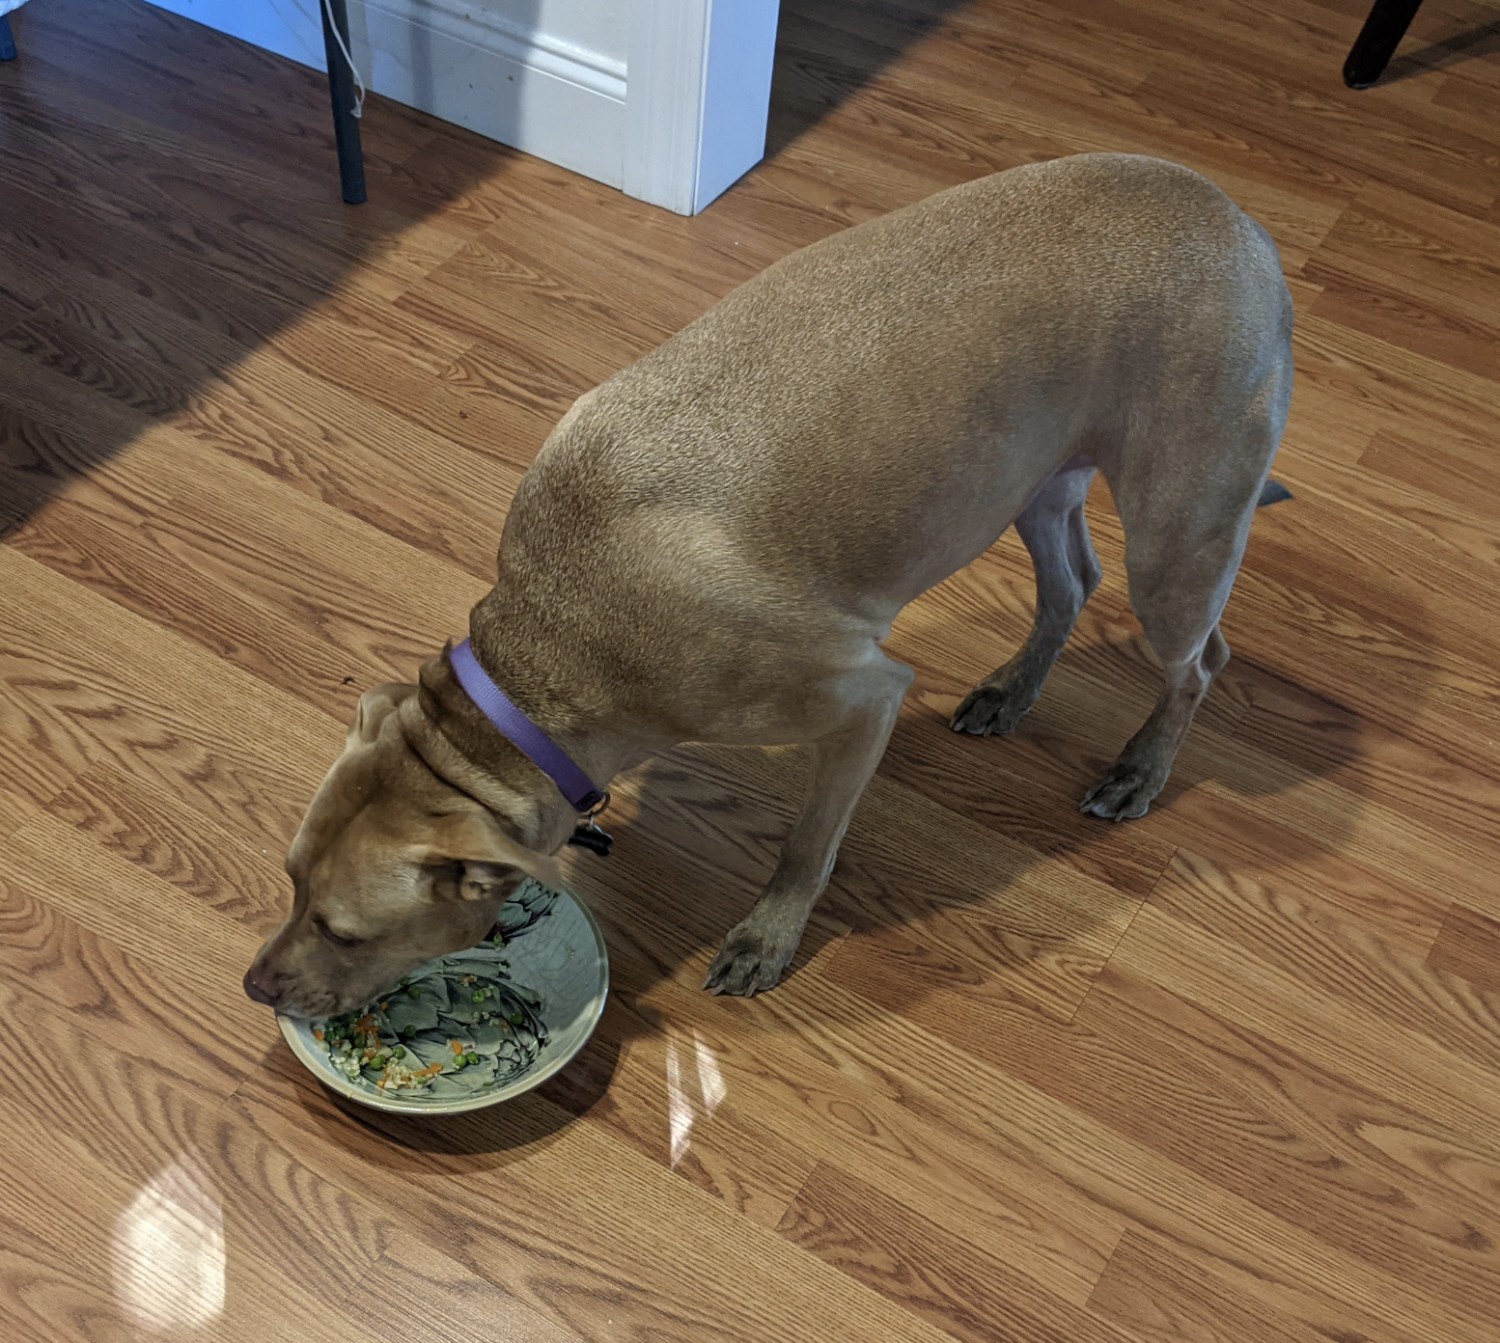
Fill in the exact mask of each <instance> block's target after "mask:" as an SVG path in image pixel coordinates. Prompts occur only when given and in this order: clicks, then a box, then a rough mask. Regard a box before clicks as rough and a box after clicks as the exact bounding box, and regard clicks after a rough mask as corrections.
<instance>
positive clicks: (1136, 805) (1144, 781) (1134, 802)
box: [1078, 760, 1166, 821]
mask: <svg viewBox="0 0 1500 1343" xmlns="http://www.w3.org/2000/svg"><path fill="white" fill-rule="evenodd" d="M1165 784H1166V779H1165V778H1159V777H1157V771H1155V770H1152V769H1149V768H1148V767H1146V766H1144V765H1138V764H1131V763H1128V762H1126V761H1123V760H1116V761H1115V763H1114V764H1113V765H1111V766H1110V767H1109V770H1108V772H1107V773H1106V774H1105V776H1104V777H1103V778H1102V779H1100V780H1099V782H1098V783H1096V784H1095V785H1094V786H1093V787H1092V788H1090V789H1089V791H1088V792H1087V793H1086V794H1085V795H1084V799H1083V801H1082V803H1080V804H1079V807H1078V810H1079V811H1081V812H1083V814H1084V815H1085V816H1102V817H1103V818H1104V819H1105V820H1106V821H1133V820H1136V819H1137V818H1138V817H1141V816H1144V815H1145V814H1146V813H1147V812H1148V811H1150V810H1151V803H1152V801H1153V800H1154V799H1155V797H1156V795H1157V794H1158V793H1160V792H1161V790H1162V788H1163V787H1164V786H1165Z"/></svg>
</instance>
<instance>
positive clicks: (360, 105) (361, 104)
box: [323, 0, 365, 117]
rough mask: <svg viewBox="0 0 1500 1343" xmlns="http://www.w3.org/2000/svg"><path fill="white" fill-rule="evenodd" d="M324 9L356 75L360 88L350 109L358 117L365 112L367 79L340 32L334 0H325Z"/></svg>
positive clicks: (350, 70) (355, 82)
mask: <svg viewBox="0 0 1500 1343" xmlns="http://www.w3.org/2000/svg"><path fill="white" fill-rule="evenodd" d="M323 9H324V11H325V12H326V13H327V15H328V27H329V29H330V30H331V31H332V33H333V40H334V41H335V42H337V43H338V44H339V51H340V52H342V53H343V57H344V62H345V64H347V65H348V67H349V73H350V74H351V75H353V76H354V87H355V88H356V89H358V90H359V92H358V93H356V94H355V95H354V106H353V107H351V108H350V109H349V111H350V112H351V113H353V115H355V116H356V117H362V116H364V114H365V81H364V80H362V79H361V78H360V77H359V70H358V68H357V67H356V66H355V64H354V57H353V56H351V55H350V54H349V48H348V47H346V46H345V45H344V35H343V33H341V32H339V26H338V24H336V23H335V22H334V21H333V0H323Z"/></svg>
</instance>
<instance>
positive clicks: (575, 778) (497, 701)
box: [448, 639, 609, 816]
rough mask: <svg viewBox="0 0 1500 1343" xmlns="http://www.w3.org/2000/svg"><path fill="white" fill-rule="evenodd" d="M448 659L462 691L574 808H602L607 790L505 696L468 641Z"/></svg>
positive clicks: (591, 810) (588, 810) (589, 813)
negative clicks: (594, 781)
mask: <svg viewBox="0 0 1500 1343" xmlns="http://www.w3.org/2000/svg"><path fill="white" fill-rule="evenodd" d="M448 656H449V659H450V660H451V661H452V663H453V674H454V675H455V676H457V677H458V683H459V685H461V686H462V687H463V688H464V693H465V694H466V695H468V697H469V698H470V699H471V700H473V701H474V703H475V705H476V706H477V707H478V709H479V712H480V713H482V714H483V715H484V716H485V717H486V718H488V719H489V720H490V722H491V723H493V724H494V725H495V727H496V728H497V729H498V730H499V732H500V735H501V736H503V737H505V738H507V739H508V740H509V741H510V742H511V744H512V745H513V746H515V747H516V748H517V749H518V750H520V751H521V752H522V754H524V755H526V756H527V757H529V758H530V760H531V763H532V764H534V765H535V766H536V767H537V768H538V769H539V770H541V771H542V773H543V774H546V775H547V776H548V777H549V778H550V779H551V780H552V782H553V783H555V784H556V785H557V787H558V791H559V792H561V793H562V795H563V796H564V797H565V798H567V799H568V802H569V803H570V804H571V805H572V808H573V810H574V811H576V812H579V813H580V814H582V815H585V816H592V815H594V814H596V813H597V812H600V811H602V810H603V809H604V804H605V803H606V802H608V801H609V794H608V793H607V792H605V791H604V790H603V789H602V788H596V787H594V784H593V781H592V780H591V779H590V778H589V776H588V775H587V774H585V773H584V772H583V771H582V770H581V769H579V768H578V766H577V765H575V764H574V763H573V762H572V761H571V760H570V759H568V756H567V753H566V752H565V751H564V750H563V749H562V747H560V746H559V745H558V744H557V743H556V742H555V741H553V740H552V738H551V737H549V736H548V735H547V734H546V733H545V732H543V731H542V730H541V728H539V727H538V726H537V725H536V724H535V723H533V722H532V721H531V719H529V718H528V717H527V716H526V715H525V714H524V713H522V712H521V710H520V709H518V708H517V707H516V706H515V705H514V704H512V703H511V702H510V700H509V699H508V698H507V697H506V694H505V692H504V691H503V690H501V689H500V687H499V686H497V685H496V684H495V683H494V682H493V681H492V680H490V678H489V673H487V672H486V671H485V669H484V668H483V667H481V666H480V665H479V659H478V658H476V657H475V656H474V650H473V649H472V648H470V647H469V641H468V640H467V639H465V640H464V641H463V643H461V644H459V645H458V646H457V647H456V648H454V649H452V650H451V652H450V653H449V655H448Z"/></svg>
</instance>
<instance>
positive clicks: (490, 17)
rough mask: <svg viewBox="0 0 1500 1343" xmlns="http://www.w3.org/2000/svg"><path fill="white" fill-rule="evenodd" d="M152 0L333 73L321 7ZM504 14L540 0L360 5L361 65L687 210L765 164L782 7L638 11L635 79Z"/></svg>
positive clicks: (679, 6)
mask: <svg viewBox="0 0 1500 1343" xmlns="http://www.w3.org/2000/svg"><path fill="white" fill-rule="evenodd" d="M150 2H151V3H152V4H155V5H158V6H159V7H160V8H162V9H168V10H171V11H172V12H173V13H174V14H182V15H185V16H186V17H188V18H190V19H196V20H197V21H198V22H199V23H203V24H206V25H207V26H208V27H210V28H215V29H217V30H218V31H220V32H224V33H229V34H231V35H233V36H235V37H239V38H243V39H244V40H245V41H247V42H251V43H253V44H255V45H256V46H259V47H264V48H266V49H267V50H269V51H274V52H277V53H279V54H280V55H282V56H287V57H290V58H291V59H292V60H294V61H300V62H301V63H302V64H304V65H310V66H312V67H313V68H314V69H317V70H322V69H324V58H323V30H322V20H321V16H320V10H319V6H320V3H321V0H150ZM529 2H530V3H531V4H532V5H533V7H534V6H535V4H536V0H529ZM604 2H605V0H601V3H604ZM609 2H610V3H615V2H618V0H609ZM502 3H508V4H509V5H510V7H511V12H512V14H514V13H516V12H517V11H518V10H520V9H522V8H523V7H524V6H525V4H526V3H528V0H348V5H349V28H350V38H351V43H350V45H351V47H352V50H353V54H354V59H355V63H356V65H358V67H359V70H360V73H361V74H362V75H363V76H364V79H365V82H366V84H367V85H368V86H369V87H370V88H371V89H372V90H374V91H375V92H376V93H380V94H383V95H385V96H386V97H388V98H394V99H396V101H398V102H402V103H405V104H407V105H408V106H409V107H416V108H420V109H421V110H422V111H424V112H430V113H431V114H432V115H433V116H436V117H441V118H442V119H443V120H444V121H451V122H453V123H454V124H456V125H459V126H465V127H467V128H468V129H470V130H473V131H477V132H478V133H479V134H480V135H485V136H488V137H489V138H491V139H493V140H499V141H501V142H502V143H504V144H508V145H513V146H515V148H517V149H521V150H524V151H525V152H526V153H528V154H535V155H536V156H537V157H538V158H543V159H546V160H548V162H551V163H557V164H560V165H562V166H563V167H565V168H570V169H572V170H573V171H574V172H577V173H581V174H583V175H584V176H585V177H592V178H593V179H594V180H595V181H599V182H604V183H606V184H608V185H609V186H614V187H621V188H623V189H624V190H625V191H627V192H628V193H629V194H630V195H632V196H636V197H638V198H639V199H641V200H645V201H649V202H651V203H652V204H653V205H663V206H665V207H666V208H667V209H669V210H674V211H676V212H677V213H679V214H697V213H698V212H699V211H700V210H702V209H704V208H706V207H707V206H708V205H709V203H710V202H711V201H713V199H714V198H715V197H716V196H718V195H719V194H720V193H721V192H723V191H725V190H726V189H727V188H728V187H729V186H731V185H732V184H733V183H734V182H735V181H736V180H737V179H738V178H739V177H741V176H742V175H743V174H744V173H746V172H748V171H749V170H750V169H751V168H753V167H754V166H755V165H756V164H757V163H758V162H759V161H760V159H761V156H762V155H763V154H764V153H765V141H766V117H767V112H768V109H769V106H770V97H771V64H772V57H773V54H774V51H775V46H776V18H777V12H778V0H632V3H634V4H635V5H636V6H637V7H636V8H635V9H633V10H632V11H631V22H630V24H629V26H628V30H629V33H630V38H629V44H630V64H629V68H628V72H627V66H626V63H625V62H624V61H622V60H619V59H617V58H615V57H613V56H607V55H604V54H603V53H601V52H597V51H592V50H589V49H588V48H587V47H586V46H584V45H581V44H579V43H577V42H575V41H569V40H564V39H563V38H560V37H556V36H549V35H548V34H546V33H544V32H533V31H529V30H528V29H527V27H526V25H524V24H523V23H520V22H518V21H517V20H516V19H515V18H513V17H506V16H505V15H503V14H502V13H500V12H499V10H498V8H497V6H498V5H499V4H502ZM533 12H534V8H533ZM572 13H573V20H574V22H575V23H580V22H581V21H586V20H590V19H596V20H602V19H605V18H609V17H610V16H609V15H605V14H602V13H598V14H596V12H595V11H593V10H590V9H589V8H587V6H584V7H583V8H581V9H580V8H579V7H578V6H577V5H575V6H573V8H572ZM614 18H618V15H615V16H614ZM587 26H588V24H587V22H582V23H581V27H587ZM596 26H598V25H597V24H596ZM606 28H607V29H608V31H609V32H611V33H614V34H615V35H616V36H618V35H619V28H620V25H619V23H618V22H614V21H613V20H611V22H609V23H608V24H604V25H603V26H600V27H599V31H600V32H604V31H605V29H606ZM627 73H628V75H629V79H628V81H627ZM627 88H628V95H629V96H628V97H627Z"/></svg>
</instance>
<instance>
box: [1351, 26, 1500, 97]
mask: <svg viewBox="0 0 1500 1343" xmlns="http://www.w3.org/2000/svg"><path fill="white" fill-rule="evenodd" d="M1496 52H1500V19H1497V20H1495V21H1494V22H1493V23H1487V24H1485V25H1484V26H1483V27H1480V28H1475V29H1472V30H1470V31H1468V32H1462V33H1454V34H1453V35H1452V36H1451V37H1446V38H1444V39H1443V40H1442V41H1441V42H1433V43H1431V44H1430V45H1428V46H1425V47H1419V48H1418V49H1416V50H1415V51H1408V52H1407V53H1406V54H1405V55H1397V56H1395V57H1393V58H1392V60H1391V63H1390V64H1389V65H1388V66H1386V68H1385V73H1384V74H1383V75H1382V76H1381V77H1380V80H1379V83H1381V84H1395V83H1397V82H1398V81H1400V80H1403V79H1411V78H1413V77H1415V76H1417V75H1421V74H1425V73H1427V72H1428V71H1430V70H1447V69H1450V68H1452V67H1454V66H1459V65H1466V64H1468V63H1469V62H1471V61H1476V60H1480V59H1482V58H1484V57H1486V56H1493V55H1494V54H1495V53H1496Z"/></svg>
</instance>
